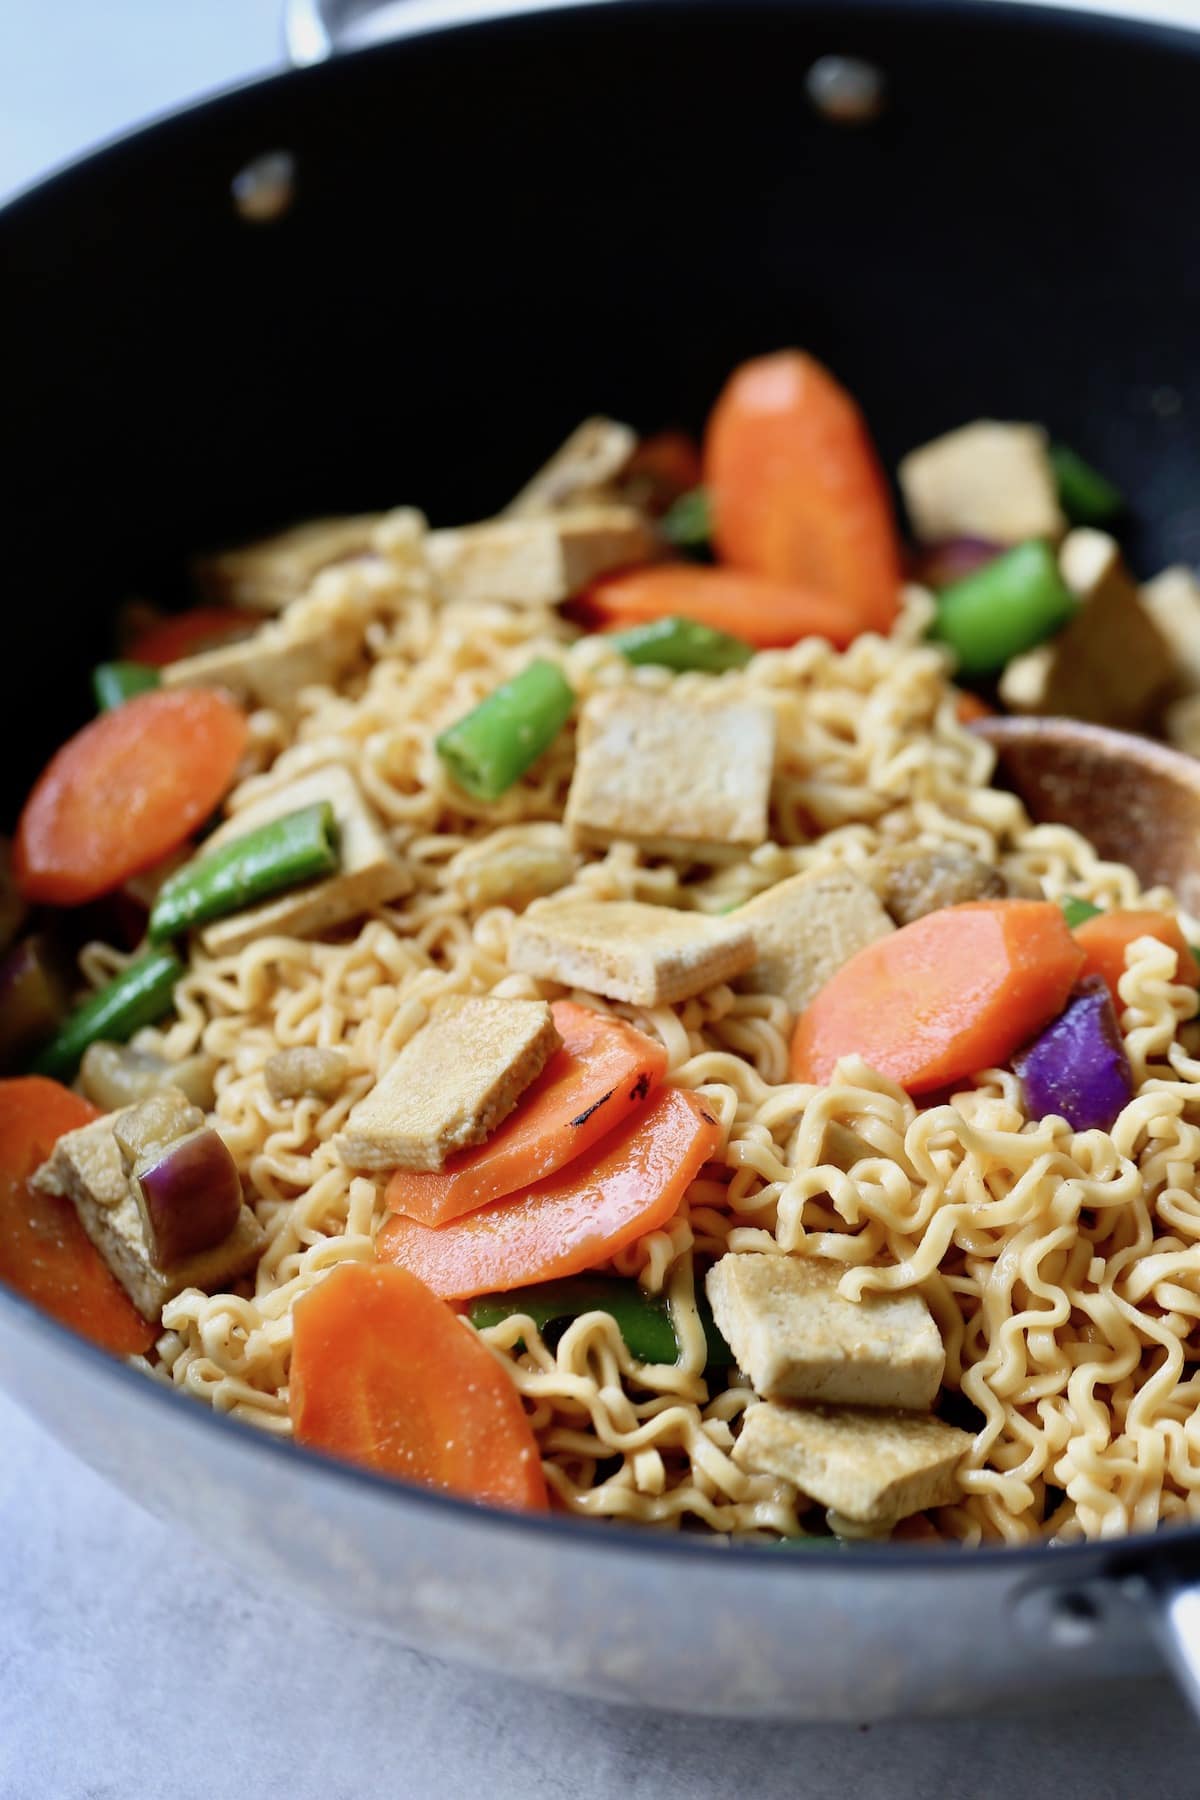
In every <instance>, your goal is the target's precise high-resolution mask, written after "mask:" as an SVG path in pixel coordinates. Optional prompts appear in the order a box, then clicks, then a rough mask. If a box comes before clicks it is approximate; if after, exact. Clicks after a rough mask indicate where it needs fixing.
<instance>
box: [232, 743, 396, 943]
mask: <svg viewBox="0 0 1200 1800" xmlns="http://www.w3.org/2000/svg"><path fill="white" fill-rule="evenodd" d="M322 800H328V801H329V802H330V803H331V805H332V806H333V815H334V819H335V821H336V824H337V828H338V849H339V854H340V857H341V863H340V866H339V868H338V869H337V871H336V872H335V873H334V874H332V875H326V876H324V877H323V878H322V879H321V880H320V881H310V882H306V883H305V884H304V885H303V886H302V887H297V888H291V889H289V890H288V891H287V892H286V893H282V894H276V895H275V896H274V898H273V899H270V900H263V901H261V902H260V904H259V905H258V906H248V907H246V908H245V909H244V910H243V911H242V912H236V913H231V914H230V915H229V917H228V918H225V919H217V920H215V921H214V923H213V924H211V925H208V926H206V927H205V929H204V930H203V931H202V932H201V934H200V941H201V943H202V944H203V945H204V948H205V949H206V950H207V951H208V953H209V955H210V956H232V955H234V954H235V952H237V951H238V950H241V949H242V948H243V947H244V945H246V944H250V943H253V942H254V940H255V939H256V938H261V937H275V936H278V937H316V936H317V935H318V934H319V933H320V932H322V931H328V930H329V929H330V928H331V927H332V926H334V925H343V924H345V923H346V921H347V920H348V919H356V918H358V917H359V916H360V914H362V913H365V912H370V911H371V909H372V908H373V907H376V906H382V905H384V904H385V902H387V901H389V900H398V899H399V898H400V897H401V896H402V895H404V894H407V893H409V892H410V891H411V889H412V884H413V883H412V873H411V871H410V870H409V867H408V864H407V863H405V862H403V861H401V859H400V858H399V857H398V856H396V855H394V854H393V852H392V849H391V846H390V845H389V844H388V841H387V839H386V838H385V837H384V835H383V832H382V831H381V829H380V827H379V826H378V825H377V824H376V822H375V818H374V815H373V814H372V812H371V811H370V809H369V808H368V806H367V804H366V802H365V801H364V799H363V797H362V793H361V791H360V789H359V786H358V783H357V782H356V781H355V779H354V777H353V775H351V774H350V772H349V770H348V769H344V768H342V767H341V765H340V764H338V763H331V764H329V766H328V767H327V768H323V769H314V770H313V771H312V773H311V774H309V775H303V776H301V777H300V778H299V779H298V780H296V781H290V782H288V783H286V785H284V786H281V787H277V788H275V789H273V790H272V791H271V792H270V793H269V794H266V795H264V796H263V797H262V798H261V799H258V800H253V801H251V802H250V804H249V805H248V806H243V807H241V808H240V809H239V810H238V811H237V812H235V813H234V814H233V815H232V817H230V818H228V819H226V820H225V822H224V823H223V824H222V825H220V826H219V827H218V829H217V830H216V831H214V832H213V834H212V836H211V837H210V838H208V839H207V840H206V841H205V844H204V849H205V850H216V849H219V848H220V846H221V845H222V844H227V843H230V842H231V841H232V840H233V839H234V838H238V837H244V836H245V835H246V833H247V832H249V831H255V830H257V828H258V827H259V826H260V825H267V824H269V823H270V821H271V820H272V819H281V818H283V817H284V816H285V815H286V814H287V813H291V812H297V811H299V809H300V808H301V807H303V806H315V805H317V804H319V802H321V801H322Z"/></svg>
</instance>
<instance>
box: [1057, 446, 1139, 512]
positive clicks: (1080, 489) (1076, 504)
mask: <svg viewBox="0 0 1200 1800" xmlns="http://www.w3.org/2000/svg"><path fill="white" fill-rule="evenodd" d="M1050 462H1051V464H1052V466H1053V469H1054V479H1055V480H1056V481H1057V483H1058V498H1059V500H1060V502H1061V504H1062V509H1063V511H1064V512H1065V513H1066V515H1067V517H1068V519H1070V521H1071V523H1072V525H1104V524H1106V523H1107V521H1108V520H1109V519H1112V518H1115V517H1116V515H1117V514H1118V513H1119V512H1121V511H1122V510H1123V509H1124V506H1125V501H1124V498H1123V496H1122V494H1121V491H1120V489H1119V488H1116V487H1114V486H1113V484H1112V482H1111V481H1110V480H1109V479H1108V477H1107V475H1101V473H1100V471H1099V469H1093V468H1092V466H1091V464H1090V463H1086V462H1084V460H1083V458H1082V456H1079V455H1077V454H1076V452H1075V451H1074V450H1070V449H1068V448H1067V446H1066V444H1052V445H1051V447H1050Z"/></svg>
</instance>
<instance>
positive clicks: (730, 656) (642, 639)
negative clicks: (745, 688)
mask: <svg viewBox="0 0 1200 1800" xmlns="http://www.w3.org/2000/svg"><path fill="white" fill-rule="evenodd" d="M612 642H613V645H614V647H615V648H616V649H618V650H619V651H620V652H621V655H622V656H623V657H624V658H625V660H626V662H631V663H635V664H636V663H654V664H656V665H657V666H658V667H659V668H660V669H675V670H677V671H683V670H685V669H698V670H700V671H701V673H703V674H706V675H720V674H722V673H723V672H724V671H725V670H726V669H744V668H745V666H746V664H747V663H748V662H749V661H750V658H751V657H752V656H753V655H754V647H753V645H751V644H748V643H746V641H745V639H744V638H737V637H731V636H730V634H729V633H728V632H727V631H714V630H713V628H712V626H711V625H700V624H698V623H697V621H696V620H695V619H682V618H679V617H673V618H666V619H651V620H649V621H647V623H646V624H645V625H631V626H630V627H629V628H628V630H626V631H618V632H616V633H614V635H613V639H612Z"/></svg>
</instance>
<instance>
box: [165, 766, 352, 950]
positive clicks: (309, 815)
mask: <svg viewBox="0 0 1200 1800" xmlns="http://www.w3.org/2000/svg"><path fill="white" fill-rule="evenodd" d="M337 866H338V833H337V825H336V823H335V821H334V816H333V807H332V805H331V804H330V802H329V801H328V800H322V801H320V802H318V803H317V804H316V805H314V806H304V807H301V808H300V810H299V811H298V812H292V813H287V814H285V816H284V817H283V818H281V819H271V820H270V821H269V822H268V823H267V824H266V825H260V826H259V827H258V829H257V830H256V831H248V832H247V833H246V834H245V836H244V837H236V838H231V839H230V840H229V842H228V843H226V844H222V845H220V846H219V848H218V849H216V850H210V851H208V852H207V853H206V854H205V853H202V854H201V855H200V856H198V857H197V858H196V860H195V861H194V862H190V863H186V864H185V865H184V867H183V868H182V869H178V870H176V872H175V874H174V875H169V876H168V877H167V879H166V881H164V883H163V885H162V887H161V888H160V889H159V892H158V898H157V899H156V900H155V902H154V906H153V908H152V909H151V913H150V938H151V941H152V942H153V943H161V942H162V940H163V939H164V938H170V937H175V936H176V935H177V934H178V933H179V932H181V931H188V930H190V928H191V927H192V926H193V925H203V924H205V923H206V922H207V921H208V920H209V919H220V918H223V917H224V916H225V914H226V913H231V912H240V911H241V910H242V909H243V908H244V907H247V906H253V905H254V904H255V903H256V902H257V901H259V900H266V899H267V898H268V897H269V896H270V895H271V894H278V893H280V892H281V891H282V890H283V889H284V888H292V887H298V886H299V885H300V883H301V882H302V881H315V880H317V879H318V877H320V876H322V875H331V874H332V873H333V871H334V870H335V869H336V868H337Z"/></svg>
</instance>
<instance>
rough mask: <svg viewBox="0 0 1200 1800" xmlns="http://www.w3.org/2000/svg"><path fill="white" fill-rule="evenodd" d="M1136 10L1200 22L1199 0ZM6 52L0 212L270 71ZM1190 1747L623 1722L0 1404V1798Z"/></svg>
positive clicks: (67, 11) (84, 49)
mask: <svg viewBox="0 0 1200 1800" xmlns="http://www.w3.org/2000/svg"><path fill="white" fill-rule="evenodd" d="M1132 9H1133V8H1132V7H1131V10H1132ZM1140 10H1143V11H1145V12H1146V13H1154V14H1156V15H1158V16H1175V17H1178V18H1181V19H1182V18H1187V17H1189V16H1190V17H1193V18H1200V0H1154V3H1153V4H1148V5H1144V6H1143V7H1141V8H1140ZM4 36H5V45H4V57H3V59H2V61H0V196H2V195H3V194H5V193H6V192H10V191H11V190H12V189H14V188H15V187H17V186H19V185H22V184H23V183H25V182H26V181H29V180H31V179H33V178H34V177H35V176H36V175H37V174H38V173H40V172H41V171H42V170H44V169H46V168H48V167H51V166H53V165H54V164H56V163H59V162H61V161H63V160H64V159H65V158H67V157H68V156H70V155H72V154H74V153H75V152H76V151H78V150H80V149H82V148H84V147H85V146H86V145H88V144H89V143H92V142H95V141H96V140H97V139H99V138H102V137H104V136H107V135H110V134H112V133H113V132H115V131H118V130H120V129H122V128H123V127H125V126H126V125H128V124H129V123H130V122H132V121H134V120H136V119H139V118H143V117H145V116H146V115H148V114H152V113H156V112H161V111H164V110H166V109H167V108H169V107H170V106H173V105H176V104H178V103H179V102H180V101H182V100H184V99H187V98H189V97H190V96H192V95H194V94H197V93H200V92H203V91H204V90H206V89H208V88H211V87H214V86H216V85H219V84H221V83H224V82H228V81H231V80H234V79H237V78H239V77H241V76H243V75H246V74H249V73H252V72H255V71H257V70H260V69H268V68H270V67H272V66H273V65H274V64H275V63H276V62H277V60H278V55H279V31H278V0H202V3H196V0H194V3H193V4H190V5H189V4H184V5H169V4H164V0H108V3H107V4H105V5H98V4H96V0H56V4H55V5H54V6H53V7H43V6H40V5H35V3H34V0H8V4H7V6H6V8H5V34H4ZM915 1648H917V1649H919V1646H915ZM1198 1747H1200V1737H1198V1736H1197V1728H1196V1727H1195V1726H1194V1725H1193V1723H1192V1721H1191V1719H1190V1717H1189V1716H1188V1715H1187V1714H1186V1713H1185V1711H1184V1709H1183V1707H1182V1706H1181V1705H1180V1703H1179V1702H1178V1700H1177V1699H1176V1698H1175V1695H1174V1693H1173V1691H1172V1689H1171V1687H1170V1685H1169V1682H1168V1681H1167V1679H1166V1677H1165V1676H1164V1677H1163V1679H1162V1681H1161V1682H1160V1683H1156V1684H1151V1685H1145V1686H1139V1687H1137V1688H1135V1689H1133V1690H1131V1692H1130V1694H1129V1695H1128V1696H1127V1698H1126V1700H1125V1701H1124V1703H1123V1704H1122V1705H1121V1706H1120V1708H1114V1707H1113V1705H1112V1703H1111V1697H1110V1698H1109V1699H1108V1701H1107V1703H1106V1704H1104V1705H1097V1706H1096V1707H1094V1708H1090V1707H1087V1706H1086V1705H1085V1706H1082V1707H1074V1708H1072V1709H1071V1710H1063V1711H1058V1712H1052V1713H1051V1712H1048V1713H1045V1714H1041V1715H1037V1716H1027V1717H1016V1716H1012V1715H1009V1716H1006V1717H998V1716H984V1717H981V1718H977V1719H973V1720H964V1721H954V1722H950V1723H942V1724H937V1725H927V1724H899V1725H887V1726H873V1727H871V1728H870V1729H867V1728H866V1727H861V1728H859V1729H857V1730H855V1729H853V1728H847V1727H842V1726H837V1727H834V1726H830V1727H808V1728H792V1727H787V1726H762V1725H756V1726H747V1725H743V1724H737V1723H722V1722H720V1721H713V1720H685V1719H678V1718H670V1717H664V1716H662V1715H657V1714H648V1713H633V1712H626V1711H621V1710H616V1709H613V1708H609V1707H603V1706H598V1705H594V1704H589V1703H586V1702H581V1701H576V1700H571V1699H567V1698H564V1697H562V1696H558V1695H546V1694H541V1693H538V1692H535V1691H533V1690H530V1689H525V1688H521V1687H518V1686H515V1685H509V1684H507V1683H504V1682H502V1681H498V1680H496V1679H494V1678H484V1677H481V1676H478V1675H475V1674H472V1673H470V1672H468V1671H465V1670H460V1669H455V1668H448V1667H445V1666H442V1665H439V1664H438V1663H435V1662H433V1661H431V1660H430V1659H429V1658H426V1657H423V1656H421V1655H419V1654H417V1653H415V1652H413V1651H406V1650H402V1649H399V1648H396V1647H394V1646H391V1645H388V1644H384V1643H380V1642H379V1641H378V1640H375V1639H373V1638H371V1637H369V1636H367V1635H365V1634H363V1633H360V1632H357V1631H355V1630H354V1629H352V1628H350V1627H348V1626H346V1625H344V1624H342V1623H338V1622H333V1621H330V1620H329V1619H326V1618H323V1617H321V1616H318V1615H316V1614H314V1613H312V1612H310V1611H308V1610H307V1609H304V1608H300V1607H297V1606H296V1605H295V1604H294V1603H293V1602H292V1601H291V1600H290V1598H289V1597H288V1596H287V1595H283V1594H279V1593H277V1592H275V1591H273V1590H270V1589H268V1588H266V1587H263V1588H258V1587H250V1586H248V1585H247V1584H246V1583H245V1582H244V1581H243V1580H241V1579H240V1578H238V1577H235V1576H233V1575H231V1574H230V1573H229V1571H228V1570H226V1569H225V1568H224V1567H223V1566H222V1565H220V1564H218V1563H216V1562H214V1561H213V1560H211V1558H210V1557H209V1556H208V1555H207V1553H205V1552H203V1551H201V1550H200V1549H198V1548H197V1547H196V1546H195V1545H194V1544H192V1543H191V1542H189V1541H188V1540H186V1539H184V1538H181V1537H179V1536H177V1535H175V1534H173V1533H172V1532H170V1531H168V1530H167V1529H166V1528H165V1527H164V1526H162V1525H160V1524H159V1523H157V1521H155V1520H153V1519H151V1518H150V1517H148V1516H147V1515H146V1514H144V1513H142V1512H141V1511H139V1509H138V1508H137V1507H135V1506H133V1505H131V1504H130V1502H129V1501H127V1500H125V1499H123V1498H121V1497H120V1496H119V1495H117V1494H115V1493H113V1492H112V1491H110V1490H109V1489H108V1488H107V1487H106V1486H105V1485H104V1484H103V1483H101V1482H100V1481H99V1480H98V1479H97V1478H96V1477H95V1476H93V1475H92V1474H90V1473H89V1472H88V1471H87V1470H86V1469H84V1468H82V1467H81V1466H80V1465H79V1464H78V1463H76V1462H75V1461H74V1460H73V1459H71V1458H69V1457H68V1456H66V1455H65V1454H64V1453H63V1452H62V1451H60V1450H59V1449H58V1448H57V1446H55V1445H54V1444H53V1443H52V1442H51V1441H50V1440H49V1439H48V1438H47V1437H46V1436H45V1435H44V1434H43V1433H42V1432H41V1431H40V1430H39V1428H38V1427H37V1426H36V1425H34V1424H32V1423H31V1422H30V1421H29V1420H27V1419H26V1418H25V1417H24V1416H23V1415H22V1414H21V1413H19V1412H18V1411H16V1410H15V1409H14V1408H13V1407H12V1406H11V1405H10V1404H9V1403H8V1402H7V1401H4V1400H0V1800H140V1797H141V1796H144V1795H150V1794H153V1793H164V1794H167V1795H170V1796H172V1797H174V1800H193V1796H195V1797H196V1800H199V1797H200V1796H204V1797H205V1800H224V1797H225V1796H227V1795H228V1796H233V1795H235V1794H243V1793H253V1794H255V1795H256V1796H258V1797H259V1800H273V1797H274V1796H276V1795H278V1796H285V1795H286V1796H287V1797H288V1800H342V1797H343V1796H345V1797H347V1800H349V1797H351V1796H353V1797H354V1800H369V1797H370V1796H373V1795H389V1796H401V1797H404V1796H413V1797H414V1800H426V1797H428V1800H440V1797H441V1796H447V1797H449V1796H457V1795H459V1794H467V1793H471V1794H479V1795H481V1796H485V1797H486V1800H509V1797H510V1796H511V1797H512V1800H517V1797H518V1796H520V1797H521V1800H528V1796H530V1795H535V1794H541V1793H550V1792H553V1793H554V1794H556V1795H557V1796H559V1797H560V1800H608V1797H610V1796H613V1797H619V1800H642V1797H643V1796H644V1797H645V1800H651V1797H653V1800H684V1796H686V1797H687V1800H708V1797H709V1796H712V1797H713V1800H718V1797H719V1800H725V1797H727V1796H730V1795H733V1794H735V1793H751V1794H754V1795H755V1796H756V1800H773V1797H774V1796H776V1795H778V1796H784V1795H786V1796H789V1800H790V1797H792V1796H800V1795H803V1796H818V1797H826V1796H829V1797H833V1796H842V1795H846V1796H853V1800H876V1797H877V1796H878V1797H879V1800H884V1797H886V1800H907V1797H908V1796H917V1795H920V1796H922V1800H929V1797H930V1796H933V1797H934V1800H943V1797H944V1800H968V1797H969V1800H989V1797H990V1796H996V1797H997V1800H1000V1797H1001V1796H1003V1800H1013V1797H1014V1796H1019V1797H1020V1800H1042V1797H1043V1796H1044V1797H1047V1800H1048V1797H1049V1796H1054V1797H1055V1800H1084V1797H1085V1796H1086V1800H1106V1797H1108V1796H1112V1797H1113V1800H1126V1797H1127V1796H1128V1795H1130V1794H1132V1793H1135V1792H1140V1791H1142V1790H1143V1788H1144V1787H1145V1785H1146V1783H1147V1781H1148V1780H1150V1781H1152V1783H1153V1786H1154V1788H1155V1790H1156V1791H1157V1792H1158V1793H1160V1794H1163V1795H1164V1796H1169V1797H1172V1800H1173V1797H1174V1796H1176V1795H1184V1794H1190V1793H1194V1792H1196V1790H1197V1785H1198V1783H1197V1778H1196V1774H1195V1762H1196V1755H1197V1749H1198Z"/></svg>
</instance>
